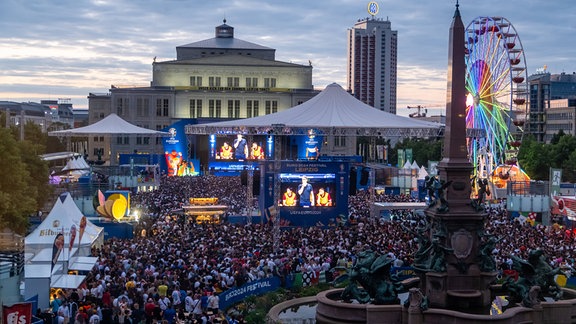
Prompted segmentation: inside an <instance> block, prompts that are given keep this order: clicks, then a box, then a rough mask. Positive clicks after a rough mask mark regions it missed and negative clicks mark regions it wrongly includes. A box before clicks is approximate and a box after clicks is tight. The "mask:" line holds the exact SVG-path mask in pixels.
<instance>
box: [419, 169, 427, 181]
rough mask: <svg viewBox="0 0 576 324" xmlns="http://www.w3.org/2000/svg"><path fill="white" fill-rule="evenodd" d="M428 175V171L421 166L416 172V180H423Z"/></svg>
mask: <svg viewBox="0 0 576 324" xmlns="http://www.w3.org/2000/svg"><path fill="white" fill-rule="evenodd" d="M428 175H429V174H428V171H426V168H425V167H424V166H421V167H420V170H418V180H423V179H424V178H426V176H428Z"/></svg>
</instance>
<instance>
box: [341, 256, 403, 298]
mask: <svg viewBox="0 0 576 324" xmlns="http://www.w3.org/2000/svg"><path fill="white" fill-rule="evenodd" d="M392 261H393V259H392V258H391V257H389V256H388V255H377V254H376V252H374V251H372V250H366V251H362V252H360V253H358V256H357V259H356V262H355V264H354V266H352V269H350V283H349V284H348V286H347V287H346V288H345V289H344V291H343V292H342V295H341V297H342V299H343V300H344V301H347V302H350V301H351V300H352V299H356V300H357V301H358V302H359V303H361V304H366V303H369V302H370V301H372V303H373V304H376V305H384V304H395V303H399V302H400V301H399V299H398V291H399V290H401V289H402V284H401V283H400V281H399V280H398V278H397V277H396V276H395V275H392V274H391V273H390V268H391V267H392ZM358 285H360V286H362V288H363V289H361V288H359V287H358Z"/></svg>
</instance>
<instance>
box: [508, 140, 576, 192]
mask: <svg viewBox="0 0 576 324" xmlns="http://www.w3.org/2000/svg"><path fill="white" fill-rule="evenodd" d="M518 161H519V163H520V167H522V169H524V171H526V173H527V174H528V175H529V176H530V178H531V179H533V180H549V179H548V178H549V176H550V168H558V169H562V180H563V181H572V182H573V181H574V176H575V175H576V137H574V136H572V135H568V134H564V133H563V132H559V133H558V134H556V135H554V136H553V137H552V140H551V141H550V144H544V143H539V142H537V141H536V140H535V139H534V137H532V136H526V137H524V139H523V140H522V146H520V152H519V153H518Z"/></svg>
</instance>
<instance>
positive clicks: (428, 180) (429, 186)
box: [424, 176, 436, 207]
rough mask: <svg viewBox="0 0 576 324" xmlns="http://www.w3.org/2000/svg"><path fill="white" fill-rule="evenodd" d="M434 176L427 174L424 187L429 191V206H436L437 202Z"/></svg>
mask: <svg viewBox="0 0 576 324" xmlns="http://www.w3.org/2000/svg"><path fill="white" fill-rule="evenodd" d="M434 179H435V177H434V176H432V177H431V176H426V177H424V187H425V188H426V192H427V193H428V207H431V206H434V205H435V204H436V199H435V195H434V191H435V190H434Z"/></svg>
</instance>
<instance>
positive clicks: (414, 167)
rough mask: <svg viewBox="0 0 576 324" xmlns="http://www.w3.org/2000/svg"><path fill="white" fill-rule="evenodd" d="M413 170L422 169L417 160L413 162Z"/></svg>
mask: <svg viewBox="0 0 576 324" xmlns="http://www.w3.org/2000/svg"><path fill="white" fill-rule="evenodd" d="M411 167H412V169H416V170H417V169H420V167H419V166H418V163H416V160H414V161H412V166H411Z"/></svg>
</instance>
